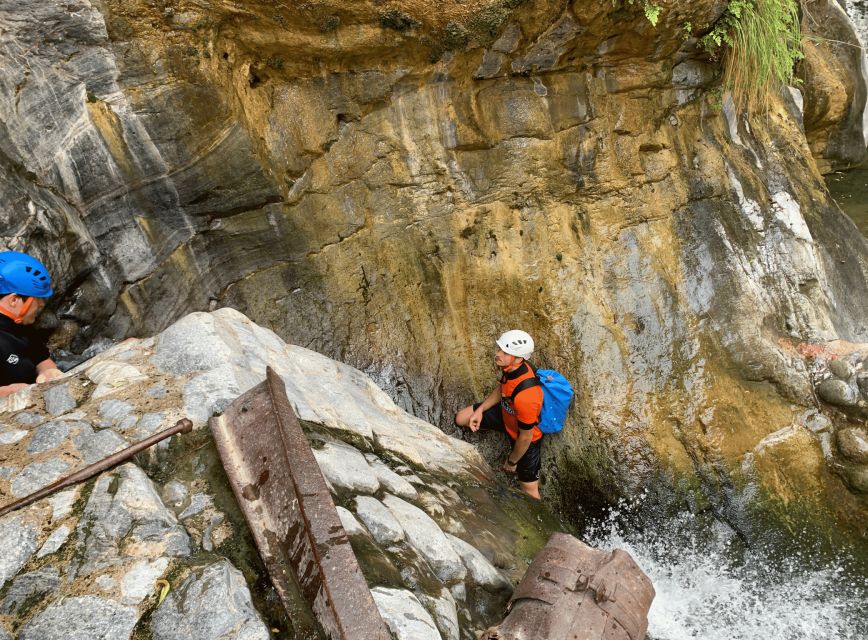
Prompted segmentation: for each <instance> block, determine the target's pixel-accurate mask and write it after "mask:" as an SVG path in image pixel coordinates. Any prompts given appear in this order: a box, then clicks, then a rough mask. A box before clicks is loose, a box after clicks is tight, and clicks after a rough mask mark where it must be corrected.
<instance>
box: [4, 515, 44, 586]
mask: <svg viewBox="0 0 868 640" xmlns="http://www.w3.org/2000/svg"><path fill="white" fill-rule="evenodd" d="M0 540H2V541H3V553H0V589H2V588H3V585H5V584H6V581H7V580H8V579H9V578H11V577H12V576H14V575H15V574H16V573H18V571H19V570H20V569H21V567H23V566H24V565H25V563H26V562H27V561H28V560H30V558H31V557H32V556H33V554H34V553H35V552H36V529H34V528H33V527H31V526H28V525H25V524H22V523H21V522H20V521H18V520H17V519H15V518H4V519H3V520H0Z"/></svg>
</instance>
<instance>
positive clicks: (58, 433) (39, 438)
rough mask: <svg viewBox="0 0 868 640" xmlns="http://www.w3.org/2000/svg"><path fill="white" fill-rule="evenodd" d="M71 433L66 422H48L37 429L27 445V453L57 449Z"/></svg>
mask: <svg viewBox="0 0 868 640" xmlns="http://www.w3.org/2000/svg"><path fill="white" fill-rule="evenodd" d="M70 432H71V428H70V425H69V423H67V422H48V423H46V424H44V425H42V426H41V427H39V428H37V429H36V431H35V432H34V433H33V437H32V438H31V439H30V443H29V444H28V445H27V453H29V454H31V455H32V454H36V453H44V452H46V451H51V450H52V449H54V448H56V447H59V446H60V445H61V444H62V443H63V442H64V441H65V440H66V439H67V438H68V437H69V434H70Z"/></svg>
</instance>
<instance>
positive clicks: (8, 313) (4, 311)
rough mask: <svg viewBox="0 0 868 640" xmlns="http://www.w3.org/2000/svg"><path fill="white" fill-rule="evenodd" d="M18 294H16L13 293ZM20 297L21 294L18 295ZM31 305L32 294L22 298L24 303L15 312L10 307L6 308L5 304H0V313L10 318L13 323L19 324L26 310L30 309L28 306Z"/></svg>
mask: <svg viewBox="0 0 868 640" xmlns="http://www.w3.org/2000/svg"><path fill="white" fill-rule="evenodd" d="M15 295H18V294H15ZM18 297H19V298H21V296H18ZM32 306H33V296H27V299H26V300H24V305H23V306H22V307H21V309H20V310H19V311H18V313H15V312H14V311H12V310H11V309H7V308H6V307H5V306H3V305H0V313H2V314H3V315H4V316H6V317H7V318H12V320H13V321H14V322H15V324H21V321H22V320H24V316H25V315H27V312H28V311H30V307H32Z"/></svg>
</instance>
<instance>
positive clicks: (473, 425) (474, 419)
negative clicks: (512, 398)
mask: <svg viewBox="0 0 868 640" xmlns="http://www.w3.org/2000/svg"><path fill="white" fill-rule="evenodd" d="M498 404H500V385H497V386H496V387H495V388H494V391H492V392H491V393H489V394H488V396H487V397H486V398H485V400H483V401H482V403H481V404H480V405H479V406H478V407H477V408H476V411H474V412H473V415H472V416H470V424H469V425H468V426H469V427H470V430H471V431H479V427H480V425H481V424H482V414H483V413H484V412H485V411H487V410H488V409H491V407H494V406H497V405H498Z"/></svg>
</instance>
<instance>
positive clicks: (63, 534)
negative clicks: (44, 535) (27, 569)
mask: <svg viewBox="0 0 868 640" xmlns="http://www.w3.org/2000/svg"><path fill="white" fill-rule="evenodd" d="M70 533H72V529H70V528H69V527H67V526H66V525H65V524H64V525H61V526H59V527H58V528H57V529H55V530H54V531H52V532H51V535H50V536H48V539H47V540H46V541H45V543H44V544H43V545H42V548H40V549H39V551H38V552H37V553H36V557H37V558H44V557H45V556H47V555H51V554H52V553H55V552H57V551H58V550H59V549H60V547H62V546H63V545H64V544H65V543H66V541H67V540H68V539H69V534H70Z"/></svg>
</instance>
